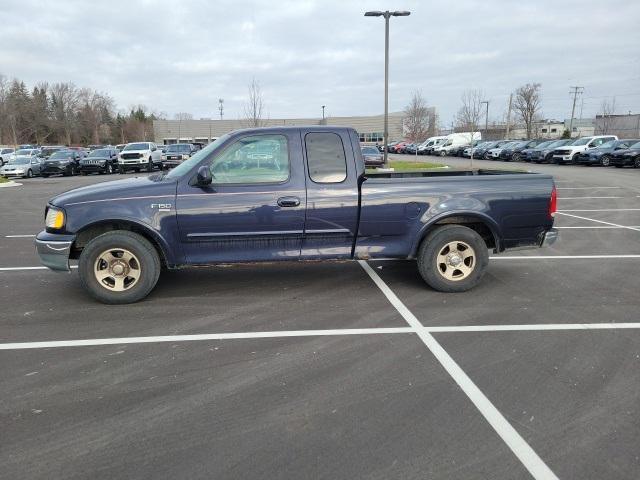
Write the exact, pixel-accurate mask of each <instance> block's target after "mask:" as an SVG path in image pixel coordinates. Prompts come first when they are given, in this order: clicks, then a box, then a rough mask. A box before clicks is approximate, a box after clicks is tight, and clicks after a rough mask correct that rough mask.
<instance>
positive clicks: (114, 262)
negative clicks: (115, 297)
mask: <svg viewBox="0 0 640 480" xmlns="http://www.w3.org/2000/svg"><path fill="white" fill-rule="evenodd" d="M141 273H142V269H141V265H140V261H139V260H138V258H137V257H136V256H135V255H134V254H133V253H132V252H130V251H129V250H125V249H123V248H112V249H109V250H106V251H104V252H102V253H101V254H100V255H98V257H97V259H96V262H95V265H94V276H95V279H96V280H97V282H98V283H99V284H100V285H101V286H102V287H104V288H106V289H107V290H111V291H116V292H121V291H124V290H129V289H130V288H131V287H133V286H134V285H135V284H137V283H138V280H139V279H140V275H141Z"/></svg>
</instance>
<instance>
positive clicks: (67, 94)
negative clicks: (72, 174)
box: [51, 83, 80, 145]
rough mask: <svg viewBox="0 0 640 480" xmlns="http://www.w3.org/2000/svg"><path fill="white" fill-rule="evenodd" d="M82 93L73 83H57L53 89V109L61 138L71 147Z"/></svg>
mask: <svg viewBox="0 0 640 480" xmlns="http://www.w3.org/2000/svg"><path fill="white" fill-rule="evenodd" d="M79 101H80V92H79V90H78V89H77V88H76V86H75V85H74V84H73V83H55V84H53V85H52V87H51V108H52V113H53V119H54V122H55V125H56V127H57V130H58V131H59V138H62V139H63V141H64V143H65V144H67V145H71V143H72V136H73V133H74V129H75V127H76V123H77V115H76V114H77V112H78V105H79Z"/></svg>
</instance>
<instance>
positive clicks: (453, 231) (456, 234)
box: [417, 225, 489, 293]
mask: <svg viewBox="0 0 640 480" xmlns="http://www.w3.org/2000/svg"><path fill="white" fill-rule="evenodd" d="M452 242H464V243H466V244H467V245H468V246H470V247H471V248H472V249H473V251H474V253H475V256H474V258H473V262H472V264H471V265H467V266H468V267H471V271H470V273H468V274H467V276H466V277H464V278H462V279H460V280H449V279H447V278H445V276H444V275H443V274H442V273H441V269H440V267H439V265H438V261H437V258H438V254H439V253H440V252H441V250H442V249H443V248H445V247H446V246H447V244H449V243H452ZM464 262H465V264H466V260H465V261H464ZM417 263H418V271H419V272H420V275H421V276H422V278H423V279H424V281H425V282H426V283H427V285H429V286H430V287H431V288H433V289H434V290H437V291H439V292H446V293H455V292H466V291H467V290H470V289H472V288H473V287H475V286H476V285H478V283H480V280H481V279H482V277H483V275H484V273H485V271H486V269H487V265H488V264H489V251H488V249H487V245H486V243H485V242H484V240H483V239H482V237H481V236H480V235H478V233H477V232H475V231H474V230H472V229H470V228H468V227H463V226H461V225H444V226H442V227H439V228H437V229H435V230H433V231H432V232H431V233H429V235H427V236H426V238H425V239H424V240H423V241H422V244H421V245H420V248H419V250H418V259H417Z"/></svg>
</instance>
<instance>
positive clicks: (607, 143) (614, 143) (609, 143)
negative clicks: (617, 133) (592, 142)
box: [596, 140, 619, 148]
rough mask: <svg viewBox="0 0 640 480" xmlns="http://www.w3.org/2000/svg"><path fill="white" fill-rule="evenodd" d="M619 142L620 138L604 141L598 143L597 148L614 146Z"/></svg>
mask: <svg viewBox="0 0 640 480" xmlns="http://www.w3.org/2000/svg"><path fill="white" fill-rule="evenodd" d="M617 143H619V141H618V140H609V141H608V142H604V143H603V144H602V145H598V146H597V147H596V148H613V147H615V146H616V144H617Z"/></svg>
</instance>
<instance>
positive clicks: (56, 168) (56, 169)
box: [40, 163, 72, 175]
mask: <svg viewBox="0 0 640 480" xmlns="http://www.w3.org/2000/svg"><path fill="white" fill-rule="evenodd" d="M71 169H72V165H71V164H70V163H67V164H62V165H46V164H45V165H44V166H43V167H42V169H41V170H40V173H44V174H45V175H60V174H65V173H71Z"/></svg>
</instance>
